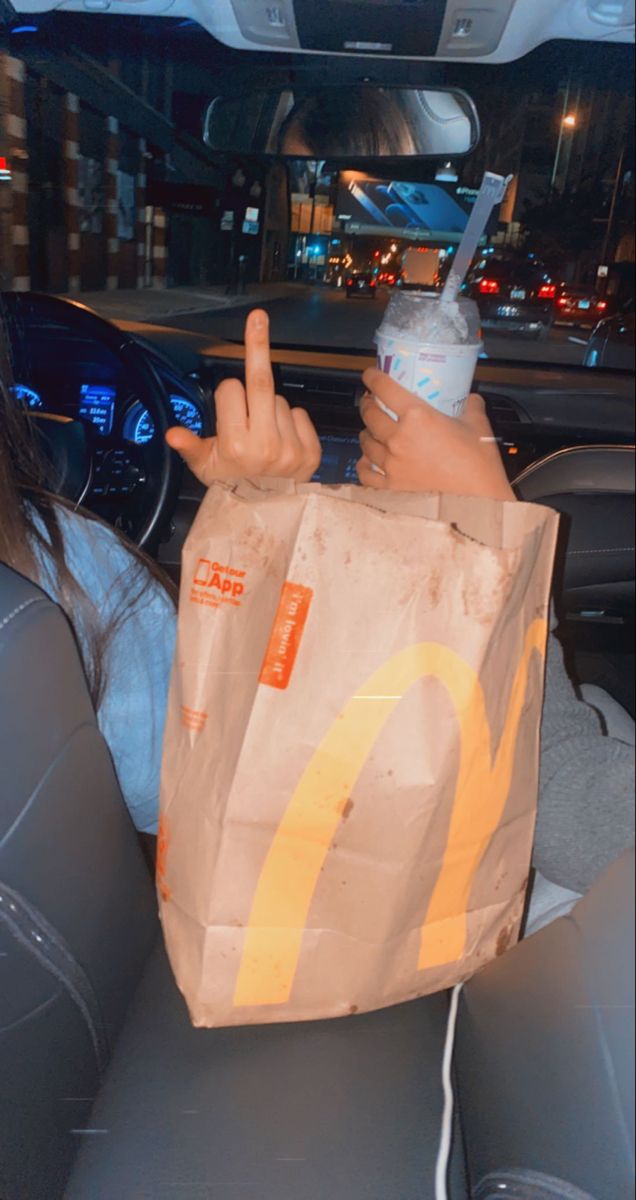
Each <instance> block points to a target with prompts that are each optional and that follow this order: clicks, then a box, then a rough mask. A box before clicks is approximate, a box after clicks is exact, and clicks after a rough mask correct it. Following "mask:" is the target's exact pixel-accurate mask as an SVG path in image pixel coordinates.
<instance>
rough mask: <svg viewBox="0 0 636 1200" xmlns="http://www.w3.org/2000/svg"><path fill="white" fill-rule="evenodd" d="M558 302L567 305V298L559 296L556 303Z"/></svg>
mask: <svg viewBox="0 0 636 1200" xmlns="http://www.w3.org/2000/svg"><path fill="white" fill-rule="evenodd" d="M558 302H559V304H567V303H568V298H567V296H559V301H558Z"/></svg>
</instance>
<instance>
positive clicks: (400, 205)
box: [336, 171, 477, 243]
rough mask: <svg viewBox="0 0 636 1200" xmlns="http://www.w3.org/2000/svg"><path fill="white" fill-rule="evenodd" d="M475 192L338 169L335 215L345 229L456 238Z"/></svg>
mask: <svg viewBox="0 0 636 1200" xmlns="http://www.w3.org/2000/svg"><path fill="white" fill-rule="evenodd" d="M476 196H477V191H476V190H474V189H473V188H465V187H460V186H458V185H457V184H455V183H450V184H449V183H407V182H400V181H399V180H391V181H387V180H386V179H371V178H369V176H368V175H362V174H361V173H360V172H357V171H343V172H342V173H341V175H340V181H339V186H338V201H337V205H336V216H337V217H338V219H339V220H340V221H342V224H343V228H344V229H345V230H346V232H347V233H352V234H367V235H372V236H374V237H377V236H378V235H380V236H382V234H384V235H386V236H387V237H396V236H398V237H400V238H410V239H412V240H413V241H417V242H424V241H430V242H443V243H447V242H450V243H455V242H459V241H460V239H461V236H462V234H463V232H464V229H465V228H466V223H467V221H468V218H469V216H470V211H471V208H472V206H473V204H474V202H475V199H476Z"/></svg>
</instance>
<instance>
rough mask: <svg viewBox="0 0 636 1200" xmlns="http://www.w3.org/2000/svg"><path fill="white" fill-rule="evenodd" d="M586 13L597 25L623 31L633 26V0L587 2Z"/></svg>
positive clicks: (595, 0) (634, 9)
mask: <svg viewBox="0 0 636 1200" xmlns="http://www.w3.org/2000/svg"><path fill="white" fill-rule="evenodd" d="M587 11H588V13H589V15H590V17H591V18H592V20H593V21H597V22H598V24H599V25H609V26H610V27H613V28H614V29H624V28H626V27H627V26H629V25H633V24H634V18H635V11H636V4H635V0H587Z"/></svg>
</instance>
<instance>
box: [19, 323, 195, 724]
mask: <svg viewBox="0 0 636 1200" xmlns="http://www.w3.org/2000/svg"><path fill="white" fill-rule="evenodd" d="M11 381H12V364H11V346H10V341H9V337H8V333H7V330H6V325H5V321H4V320H3V315H2V312H1V311H0V561H2V562H5V563H6V564H7V565H8V566H10V567H13V568H14V569H15V570H16V571H19V572H20V573H21V574H22V575H26V576H27V578H29V579H32V580H33V582H34V583H41V582H42V580H41V568H40V562H41V561H44V562H45V563H46V564H47V566H49V567H50V568H51V574H52V575H53V577H54V579H55V581H56V589H55V590H56V594H55V597H54V599H56V600H57V601H58V603H59V604H60V605H61V606H62V608H63V609H64V611H65V612H66V615H67V617H68V619H69V621H70V622H71V626H72V628H73V630H74V633H75V636H76V640H77V643H78V646H79V649H80V653H81V655H82V659H83V663H84V669H85V672H86V677H87V681H88V685H89V689H90V693H91V698H92V701H93V704H94V706H95V709H98V708H99V705H100V701H101V700H102V698H103V694H104V687H105V684H106V661H107V650H108V644H109V642H110V640H111V638H112V637H113V635H114V634H115V632H116V630H117V629H118V627H119V626H120V625H121V624H122V623H123V622H124V621H125V620H126V618H127V617H128V616H129V615H130V614H131V612H133V611H134V609H135V607H136V605H137V604H138V603H139V601H140V600H141V598H142V596H143V594H144V592H145V591H146V589H147V587H148V583H149V580H148V572H150V574H151V575H152V576H153V578H154V579H155V580H156V581H157V582H158V583H159V584H160V585H161V586H163V587H164V588H165V589H166V592H167V593H168V595H169V596H170V597H171V599H172V600H173V602H174V600H175V589H174V587H173V585H172V583H171V581H170V580H169V579H168V578H167V576H165V575H164V574H163V572H162V571H161V570H160V569H159V567H158V566H157V564H156V563H155V562H153V560H152V559H150V558H148V556H147V555H145V554H143V553H142V552H141V551H140V550H139V549H138V548H137V547H136V546H134V545H133V544H132V543H131V542H129V541H128V539H126V538H124V537H121V535H119V534H118V535H117V536H119V537H120V539H121V541H122V543H123V544H124V545H125V546H126V548H127V550H128V551H129V554H130V558H129V563H130V565H129V567H128V568H127V569H126V570H125V571H124V572H123V573H122V574H121V575H120V576H119V578H117V579H116V580H114V581H113V588H116V589H117V605H116V606H115V608H116V615H115V616H113V617H112V618H111V619H110V620H108V621H106V622H105V621H104V618H103V616H101V615H100V613H99V611H98V610H97V608H96V606H95V605H94V604H93V603H92V601H91V600H90V598H89V596H87V594H86V592H85V591H84V589H83V588H82V586H81V584H80V583H79V582H78V580H77V579H76V578H75V576H74V575H73V574H72V572H71V571H70V570H69V567H68V562H67V555H66V548H65V545H64V533H63V529H62V523H61V522H60V519H59V516H60V510H61V509H63V508H66V509H71V510H73V506H72V505H69V504H68V503H67V502H66V501H64V500H62V499H60V498H59V497H57V496H54V495H52V494H51V492H49V491H48V490H47V466H46V464H45V461H44V459H43V457H42V455H41V453H40V450H39V447H38V442H37V437H36V433H35V429H34V422H33V420H32V418H31V417H30V416H29V414H28V412H27V411H26V410H25V409H23V408H22V406H21V405H20V404H19V403H18V402H17V401H16V399H15V397H14V396H13V394H12V390H11ZM82 515H83V516H84V517H85V518H86V519H87V520H90V521H94V522H96V523H98V524H104V522H102V521H100V520H99V518H97V517H95V516H93V514H91V513H89V512H85V511H83V512H82ZM45 586H46V584H45Z"/></svg>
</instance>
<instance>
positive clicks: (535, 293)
mask: <svg viewBox="0 0 636 1200" xmlns="http://www.w3.org/2000/svg"><path fill="white" fill-rule="evenodd" d="M466 290H467V293H468V295H469V296H470V297H471V299H473V300H475V301H476V302H477V304H478V306H479V311H480V314H481V323H482V326H483V328H484V329H497V330H502V331H503V330H507V331H509V332H511V333H523V334H528V335H529V336H531V337H535V338H537V339H539V338H544V337H547V334H548V332H549V330H550V328H551V326H552V324H553V321H554V300H555V297H556V291H557V286H556V284H555V283H554V282H553V280H552V278H551V276H550V275H549V273H548V272H547V271H546V269H545V267H544V265H543V263H541V262H539V260H538V259H533V260H528V259H517V258H512V257H510V258H508V257H504V256H499V255H495V254H485V255H484V256H483V257H482V258H481V259H480V260H479V262H478V263H477V266H476V267H474V268H473V270H472V271H471V273H470V275H469V277H468V286H467V289H466Z"/></svg>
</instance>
